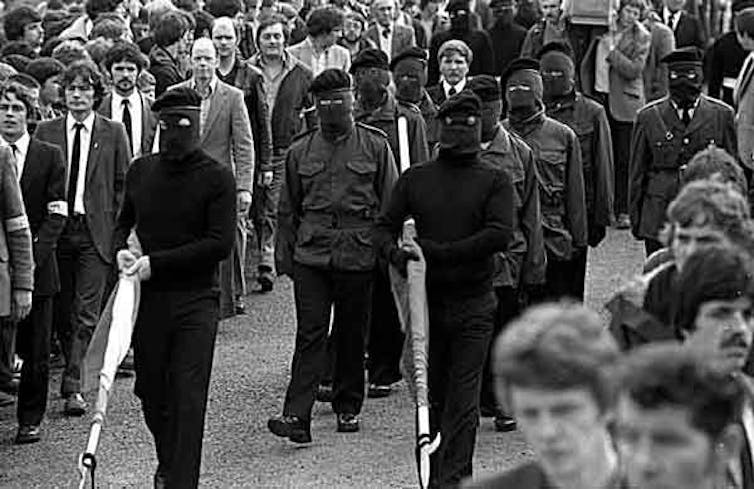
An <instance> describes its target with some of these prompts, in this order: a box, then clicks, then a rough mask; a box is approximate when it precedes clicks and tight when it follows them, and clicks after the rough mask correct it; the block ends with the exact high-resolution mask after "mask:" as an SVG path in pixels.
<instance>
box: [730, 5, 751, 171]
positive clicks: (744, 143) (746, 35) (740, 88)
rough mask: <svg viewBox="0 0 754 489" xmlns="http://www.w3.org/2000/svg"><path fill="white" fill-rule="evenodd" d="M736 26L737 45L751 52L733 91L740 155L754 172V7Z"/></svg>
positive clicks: (745, 12)
mask: <svg viewBox="0 0 754 489" xmlns="http://www.w3.org/2000/svg"><path fill="white" fill-rule="evenodd" d="M735 25H736V37H737V38H738V42H739V44H740V45H741V47H742V48H743V49H744V50H745V51H747V52H748V53H749V54H748V57H747V58H746V60H745V61H744V65H743V67H742V68H741V72H740V73H739V75H738V79H737V80H736V84H735V88H734V90H733V98H734V102H735V104H736V133H737V141H738V156H739V159H740V160H741V163H743V164H744V166H745V167H746V168H747V169H748V170H749V171H751V170H754V83H752V78H753V77H754V7H749V8H747V9H744V10H742V11H741V12H739V14H738V15H737V16H736V24H735Z"/></svg>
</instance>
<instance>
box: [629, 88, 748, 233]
mask: <svg viewBox="0 0 754 489" xmlns="http://www.w3.org/2000/svg"><path fill="white" fill-rule="evenodd" d="M710 145H715V146H717V147H720V148H722V149H724V150H725V151H727V152H728V153H730V154H731V155H736V154H737V152H736V151H737V149H736V148H737V144H736V129H735V124H734V116H733V109H731V107H730V106H728V105H726V104H725V103H723V102H720V101H719V100H715V99H712V98H709V97H707V96H705V95H701V97H700V99H699V102H698V104H697V106H696V109H695V110H694V115H693V118H692V119H691V122H690V123H689V125H688V127H686V126H685V125H684V124H683V122H682V121H681V119H680V118H679V116H678V112H677V110H676V106H675V104H673V103H672V102H671V101H670V99H669V98H668V97H665V98H663V99H660V100H658V101H656V102H652V103H651V104H649V105H647V106H646V107H644V108H643V109H642V110H641V111H640V112H639V114H638V116H637V119H636V125H635V126H634V132H633V136H632V141H631V159H630V163H629V188H628V190H629V213H630V218H631V227H632V228H631V230H632V233H633V235H634V237H635V238H636V239H655V240H656V239H657V234H658V232H659V231H660V229H662V227H663V224H664V223H665V211H666V210H667V207H668V204H670V202H671V201H672V200H673V199H674V198H675V196H676V195H677V194H678V191H679V190H680V188H679V184H680V177H681V171H682V168H683V167H685V165H686V164H688V162H689V161H690V160H691V158H693V157H694V155H695V154H696V153H698V152H699V151H702V150H704V149H706V148H707V147H709V146H710Z"/></svg>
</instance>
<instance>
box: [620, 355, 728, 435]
mask: <svg viewBox="0 0 754 489" xmlns="http://www.w3.org/2000/svg"><path fill="white" fill-rule="evenodd" d="M616 372H617V376H616V383H617V384H618V385H620V389H621V396H622V397H623V396H625V397H627V398H628V399H629V400H631V401H632V402H633V403H634V404H636V405H638V406H639V407H640V408H642V409H647V410H657V409H663V408H668V407H670V408H676V409H678V410H683V411H687V412H688V413H689V415H690V416H689V420H690V423H691V425H692V426H694V427H695V428H697V429H699V430H700V431H701V432H703V433H705V434H706V435H707V436H709V438H710V439H711V440H712V441H713V442H715V441H717V440H718V439H719V437H720V436H721V435H722V434H723V433H724V431H725V429H726V428H727V427H728V426H729V425H730V424H731V423H733V422H735V420H736V416H737V414H738V411H739V406H740V405H741V402H742V399H743V397H742V391H741V388H740V387H739V385H738V384H737V383H736V382H732V381H721V379H720V378H718V377H717V376H715V375H714V374H713V373H712V372H711V371H710V369H709V368H708V367H707V366H706V365H705V364H704V362H703V360H702V359H700V358H698V357H697V356H695V355H694V354H693V353H692V352H691V351H689V350H687V349H684V348H683V347H682V346H681V345H678V344H675V343H658V344H652V345H647V346H644V347H642V348H638V349H636V350H634V351H633V352H632V353H631V354H629V355H628V356H627V357H625V358H624V359H623V360H622V361H621V363H620V364H619V368H618V369H617V370H616ZM618 424H619V425H620V420H618Z"/></svg>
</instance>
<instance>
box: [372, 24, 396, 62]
mask: <svg viewBox="0 0 754 489" xmlns="http://www.w3.org/2000/svg"><path fill="white" fill-rule="evenodd" d="M376 27H377V34H378V37H379V38H380V50H381V51H382V52H383V53H385V54H387V60H388V61H390V59H391V56H390V55H391V54H392V52H393V32H395V26H393V25H392V24H390V25H389V26H387V27H386V26H384V25H380V24H377V26H376ZM386 31H387V35H385V33H386Z"/></svg>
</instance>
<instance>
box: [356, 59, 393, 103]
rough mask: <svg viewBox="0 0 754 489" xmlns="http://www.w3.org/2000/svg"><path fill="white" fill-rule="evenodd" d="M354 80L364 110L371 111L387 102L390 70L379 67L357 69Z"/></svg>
mask: <svg viewBox="0 0 754 489" xmlns="http://www.w3.org/2000/svg"><path fill="white" fill-rule="evenodd" d="M354 81H355V83H356V97H357V100H358V102H359V107H360V108H361V109H362V110H364V111H368V112H371V111H373V110H375V109H377V108H378V107H380V106H381V105H382V104H383V103H385V99H386V98H387V87H388V85H389V84H390V72H388V71H386V70H383V69H379V68H360V69H358V70H356V75H355V76H354Z"/></svg>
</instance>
